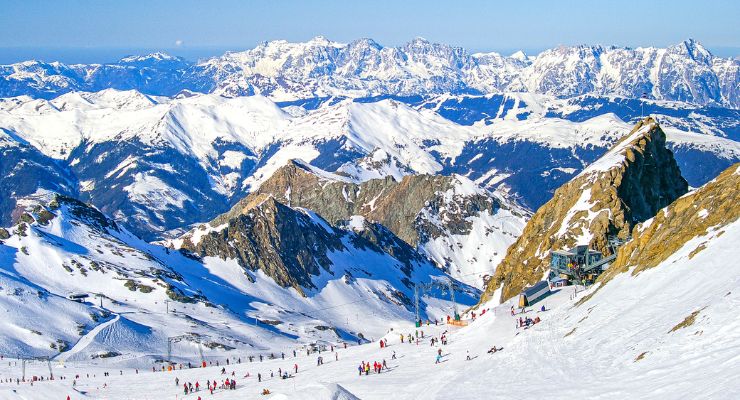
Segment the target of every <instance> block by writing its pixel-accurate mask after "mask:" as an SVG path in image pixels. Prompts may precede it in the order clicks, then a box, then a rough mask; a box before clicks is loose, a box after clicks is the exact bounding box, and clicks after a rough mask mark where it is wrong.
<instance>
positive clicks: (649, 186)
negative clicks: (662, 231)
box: [484, 118, 688, 300]
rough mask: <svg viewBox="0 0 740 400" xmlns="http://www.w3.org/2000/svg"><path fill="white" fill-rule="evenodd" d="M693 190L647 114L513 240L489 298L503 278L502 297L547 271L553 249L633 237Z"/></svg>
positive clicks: (601, 246) (601, 247)
mask: <svg viewBox="0 0 740 400" xmlns="http://www.w3.org/2000/svg"><path fill="white" fill-rule="evenodd" d="M687 190H688V184H687V183H686V180H685V179H684V178H683V177H682V176H681V171H680V170H679V169H678V165H677V164H676V161H675V159H674V158H673V154H672V153H671V151H670V150H668V149H667V148H666V147H665V133H663V131H662V130H661V128H660V126H658V124H657V122H655V121H654V120H653V119H651V118H646V119H645V120H643V121H641V122H640V123H638V124H637V126H635V128H634V129H633V130H632V132H630V133H629V134H628V135H626V136H625V137H624V138H622V139H621V140H620V141H619V142H617V143H616V144H615V145H614V146H613V147H612V148H611V149H610V150H609V151H608V152H607V153H606V154H605V155H604V156H602V157H601V158H600V159H598V160H597V161H595V162H594V163H592V164H591V165H590V166H589V167H587V168H586V169H585V170H584V171H582V172H581V173H580V174H579V175H578V176H576V177H575V178H573V179H572V180H571V181H570V182H568V183H567V184H565V185H563V186H562V187H561V188H559V189H558V190H557V191H555V196H554V197H553V199H552V200H550V201H548V202H547V203H546V204H545V205H543V206H542V207H540V209H539V210H537V212H536V213H535V214H534V216H533V217H532V218H531V219H530V220H529V222H528V223H527V226H526V227H525V229H524V232H523V233H522V236H520V237H519V238H518V239H517V241H516V242H515V243H514V244H513V245H512V246H511V247H510V248H509V250H508V252H507V254H506V257H505V258H504V260H503V261H502V263H501V264H500V265H499V267H498V269H497V270H496V274H495V275H494V277H493V279H492V280H491V281H490V282H489V284H488V288H487V290H486V296H484V299H488V298H490V296H491V295H492V294H493V293H494V292H495V291H496V290H498V289H500V288H501V287H502V286H503V288H502V291H501V300H507V299H509V298H511V297H512V296H514V295H515V294H517V293H519V291H521V290H522V289H523V288H524V287H525V286H526V285H527V284H533V283H535V282H537V281H538V280H540V279H542V277H543V276H544V275H545V274H546V272H547V269H548V268H549V255H550V251H551V250H558V249H565V248H571V247H573V246H575V245H590V246H591V248H594V249H596V250H598V251H601V252H602V253H603V254H608V253H609V248H608V242H607V241H608V236H609V235H616V236H618V237H620V238H622V239H626V238H627V237H628V236H629V234H630V232H631V230H632V227H633V226H635V224H637V223H639V222H643V221H645V220H647V219H649V218H652V217H653V216H654V215H655V214H656V213H657V212H658V210H660V209H661V208H663V207H665V206H667V205H668V204H670V203H671V202H673V201H674V200H675V199H677V198H679V197H680V196H682V195H683V194H685V193H686V192H687Z"/></svg>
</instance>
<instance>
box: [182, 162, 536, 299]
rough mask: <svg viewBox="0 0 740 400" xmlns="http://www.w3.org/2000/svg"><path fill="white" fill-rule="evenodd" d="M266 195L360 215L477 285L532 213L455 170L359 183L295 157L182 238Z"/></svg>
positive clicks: (350, 217)
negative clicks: (454, 172) (255, 187)
mask: <svg viewBox="0 0 740 400" xmlns="http://www.w3.org/2000/svg"><path fill="white" fill-rule="evenodd" d="M265 195H269V196H273V197H274V198H275V199H276V200H277V201H279V202H281V203H283V204H286V205H289V206H291V207H300V208H305V209H309V210H312V211H315V212H316V213H317V214H318V215H320V216H321V217H322V218H324V219H325V220H327V221H328V222H329V224H331V225H334V226H342V225H347V224H351V223H352V221H354V222H358V221H363V223H365V226H366V227H375V228H377V229H381V230H385V229H387V230H388V231H389V232H388V233H391V234H392V235H393V237H394V238H398V239H399V240H401V241H403V242H405V244H404V245H406V246H411V248H413V249H414V251H415V252H416V251H417V250H418V251H419V252H421V253H423V254H424V255H425V256H426V257H428V258H430V259H432V260H433V261H434V262H435V263H436V264H437V265H439V266H440V267H442V268H443V269H444V270H445V271H447V272H449V273H451V274H452V275H453V276H454V277H456V278H458V279H461V280H462V281H464V282H466V283H469V284H472V285H475V286H478V287H482V285H483V283H484V280H485V279H487V276H489V275H490V274H491V273H492V272H493V269H494V268H495V267H496V265H497V264H498V263H499V262H500V261H501V259H502V258H503V254H504V252H505V249H506V248H507V247H508V246H509V245H510V244H511V243H513V242H514V240H515V238H516V237H517V236H518V235H519V234H521V230H522V228H523V226H524V221H525V219H526V216H527V215H528V213H527V212H526V211H523V210H522V209H521V208H519V207H518V206H517V205H516V204H515V203H513V202H510V201H509V200H508V199H507V198H505V197H503V196H501V195H499V194H497V193H490V192H487V191H485V190H484V189H481V188H479V187H478V186H476V185H475V184H474V183H473V182H472V181H470V180H468V179H467V178H465V177H462V176H458V175H452V176H441V175H435V176H432V175H406V176H403V177H401V178H400V180H396V179H394V178H393V177H392V176H386V177H384V178H379V179H370V180H366V181H364V182H359V181H356V180H354V179H352V178H350V177H347V176H345V175H339V174H335V173H330V172H327V171H324V170H321V169H318V168H316V167H314V166H312V165H309V164H306V163H304V162H302V161H298V160H293V161H290V162H288V163H287V164H286V165H285V166H283V167H281V168H280V169H278V170H277V171H276V172H275V173H274V174H273V175H272V176H271V177H270V178H269V179H267V180H266V181H265V182H263V183H262V184H261V185H260V187H259V188H258V189H257V190H256V191H255V192H254V193H252V194H250V195H249V196H247V197H246V198H244V199H242V200H241V201H239V202H238V203H237V204H236V205H235V206H234V207H233V208H232V209H231V210H230V211H229V212H228V213H226V214H224V215H222V216H220V217H218V218H216V219H214V220H213V221H211V222H210V223H209V224H204V225H201V226H200V227H198V228H196V229H194V230H193V231H191V232H189V233H188V234H186V235H185V236H184V237H183V238H191V241H192V242H193V243H194V244H197V241H198V240H199V238H200V237H201V236H202V233H204V232H207V231H209V230H211V229H213V227H218V226H222V225H223V224H225V223H227V222H228V221H229V220H231V219H233V218H236V217H238V216H239V215H243V214H244V213H245V212H249V210H250V204H252V203H254V202H255V201H257V199H260V198H262V197H263V196H265ZM366 232H367V229H366ZM371 236H372V235H371ZM383 249H384V250H385V251H391V250H392V249H393V248H392V247H384V248H383ZM404 258H409V257H404Z"/></svg>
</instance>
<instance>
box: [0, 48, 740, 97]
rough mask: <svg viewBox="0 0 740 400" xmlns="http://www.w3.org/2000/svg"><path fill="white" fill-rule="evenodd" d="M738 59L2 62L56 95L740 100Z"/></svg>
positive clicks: (665, 52) (458, 51) (625, 55)
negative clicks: (526, 95) (533, 95)
mask: <svg viewBox="0 0 740 400" xmlns="http://www.w3.org/2000/svg"><path fill="white" fill-rule="evenodd" d="M739 69H740V62H739V61H738V60H736V59H730V58H727V59H726V58H720V57H715V56H714V55H712V54H711V53H710V52H709V51H708V50H707V49H705V48H704V47H703V46H702V45H701V44H700V43H699V42H697V41H695V40H692V39H689V40H686V41H684V42H681V43H679V44H677V45H674V46H671V47H668V48H665V49H659V48H653V47H648V48H637V49H631V48H618V47H603V46H572V47H558V48H555V49H550V50H546V51H544V52H542V53H540V54H539V55H537V56H534V57H526V56H524V55H523V54H514V55H512V56H508V57H507V56H502V55H500V54H497V53H476V54H469V53H468V52H467V51H465V50H464V49H462V48H460V47H454V46H449V45H445V44H439V43H431V42H429V41H427V40H425V39H421V38H416V39H414V40H412V41H410V42H408V43H406V44H404V45H402V46H399V47H384V46H381V45H380V44H378V43H376V42H375V41H373V40H372V39H360V40H355V41H353V42H351V43H337V42H333V41H330V40H328V39H326V38H324V37H316V38H314V39H312V40H309V41H307V42H303V43H291V42H286V41H284V40H276V41H272V42H264V43H261V44H260V45H258V46H257V47H255V48H253V49H251V50H246V51H241V52H229V53H226V54H224V55H222V56H218V57H213V58H209V59H206V60H201V61H199V62H195V63H192V62H188V61H185V60H183V59H180V58H176V57H171V56H168V55H165V54H161V53H155V54H151V55H147V56H139V57H134V56H132V57H126V58H123V59H121V60H119V61H118V62H116V63H111V64H91V65H64V64H62V63H58V62H53V63H45V62H41V61H27V62H22V63H17V64H12V65H5V66H0V96H2V97H10V96H19V95H30V96H33V97H40V98H52V97H56V96H58V95H61V94H63V93H67V92H69V91H75V90H82V91H99V90H102V89H105V88H115V89H121V90H128V89H136V90H139V91H141V92H143V93H147V94H151V95H166V96H172V95H175V94H176V93H178V92H180V91H183V90H188V91H190V90H193V91H198V92H206V93H211V92H212V93H217V94H222V95H227V96H243V95H253V94H262V95H264V96H268V97H270V98H272V99H273V100H278V101H284V100H295V99H306V98H314V97H324V96H337V95H339V96H349V97H369V96H381V95H396V96H414V95H440V94H490V93H501V92H511V91H514V92H528V93H536V94H548V95H552V96H555V97H559V98H568V97H573V96H579V95H585V94H594V95H617V96H623V97H628V98H640V97H642V96H643V94H645V95H646V96H647V97H648V98H651V99H658V100H674V101H685V102H690V103H694V104H700V105H706V104H713V105H722V106H726V107H730V108H738V107H740V97H739V96H740V89H738V70H739Z"/></svg>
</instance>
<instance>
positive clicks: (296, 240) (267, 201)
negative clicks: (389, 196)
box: [181, 193, 429, 294]
mask: <svg viewBox="0 0 740 400" xmlns="http://www.w3.org/2000/svg"><path fill="white" fill-rule="evenodd" d="M245 200H248V201H243V202H241V203H240V208H239V212H238V213H232V214H229V215H223V216H221V217H219V218H217V221H218V223H219V225H218V226H216V227H215V228H212V229H210V230H209V231H208V232H206V233H203V234H200V235H198V236H197V237H193V236H186V237H185V238H184V240H183V242H182V244H181V248H184V249H187V250H188V251H190V252H192V253H195V254H196V255H198V256H200V257H207V256H210V257H219V258H221V259H235V260H237V262H238V263H239V265H241V266H242V268H244V269H245V270H247V271H253V272H254V271H257V270H261V271H262V272H263V273H264V274H266V275H267V276H269V277H270V278H272V279H273V280H274V281H275V282H276V283H277V284H278V285H280V286H282V287H292V288H294V289H295V290H296V291H298V292H299V293H301V294H305V291H306V289H316V288H317V287H316V285H315V284H314V278H315V277H318V276H319V275H321V274H322V273H327V274H330V275H334V274H335V268H333V267H334V265H335V260H336V259H337V257H336V256H337V255H339V254H349V253H352V252H358V251H359V252H362V251H369V252H372V253H374V254H376V255H383V256H387V259H386V260H385V261H387V262H388V263H389V264H393V265H395V266H396V267H397V268H398V270H400V271H401V272H402V273H403V274H404V275H405V276H406V278H407V279H405V281H406V282H410V280H409V279H408V278H410V276H411V272H412V271H413V269H414V266H415V265H418V264H428V263H429V262H428V261H427V260H426V259H424V258H423V257H422V256H420V255H419V254H418V253H417V252H416V251H415V250H414V249H413V248H412V247H410V246H409V245H408V244H406V243H405V242H403V241H402V240H400V239H398V238H397V237H396V236H395V235H393V234H392V233H391V232H390V231H388V230H387V229H385V228H384V227H382V226H378V225H376V224H365V223H362V224H357V223H355V224H354V225H353V226H352V227H351V228H352V229H346V230H344V229H339V228H336V227H334V226H331V225H330V224H329V223H328V222H327V221H325V220H324V219H323V218H321V217H320V216H318V215H316V214H315V213H314V212H313V211H310V210H307V209H305V208H292V207H289V206H287V205H285V204H283V203H281V202H279V201H278V200H277V199H276V198H275V197H273V196H272V195H269V194H264V193H261V194H256V195H254V196H250V197H249V198H248V199H245ZM196 232H197V231H196ZM355 264H362V262H359V261H358V262H355ZM341 267H342V268H344V267H345V265H342V266H341ZM247 276H248V277H250V279H251V280H253V277H252V276H251V275H249V274H247ZM348 279H349V278H348ZM407 286H408V287H410V284H409V285H407Z"/></svg>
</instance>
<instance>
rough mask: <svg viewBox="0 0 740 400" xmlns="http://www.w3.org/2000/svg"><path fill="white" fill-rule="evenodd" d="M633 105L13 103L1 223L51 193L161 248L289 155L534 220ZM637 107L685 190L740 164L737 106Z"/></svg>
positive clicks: (496, 99) (74, 98) (527, 99)
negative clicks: (485, 198)
mask: <svg viewBox="0 0 740 400" xmlns="http://www.w3.org/2000/svg"><path fill="white" fill-rule="evenodd" d="M638 104H639V102H638V103H634V102H632V101H629V100H624V99H622V100H620V99H619V98H599V97H589V96H586V97H581V98H574V99H567V100H560V99H555V98H553V97H551V96H544V95H529V94H521V93H510V94H505V95H490V96H483V97H480V96H478V97H474V96H442V97H438V98H427V99H416V100H409V102H408V103H404V102H402V101H399V100H393V99H363V100H360V99H358V100H353V99H346V98H334V99H330V100H324V101H319V102H317V103H311V104H309V103H301V104H296V103H281V104H280V106H279V105H278V104H276V103H274V102H272V101H271V100H269V99H267V98H265V97H263V96H248V97H237V98H225V97H222V96H216V95H202V94H195V95H190V96H182V97H178V98H168V97H157V96H148V95H144V94H142V93H140V92H137V91H125V92H121V91H117V90H104V91H101V92H94V93H88V92H70V93H67V94H65V95H62V96H59V97H57V98H55V99H53V100H45V99H32V98H30V97H15V98H6V99H3V100H2V101H0V128H2V129H3V132H4V133H3V137H4V138H5V139H4V143H8V144H12V146H10V147H8V146H6V147H4V148H7V149H9V150H7V151H8V152H9V151H12V152H14V154H19V153H17V152H19V151H21V149H25V150H23V151H26V152H33V153H34V154H36V155H37V157H38V160H37V161H36V162H33V163H30V162H28V160H26V161H25V162H19V159H18V157H17V156H16V157H10V156H9V157H5V158H3V159H2V160H0V166H2V168H3V169H4V170H7V171H11V172H9V173H8V174H6V175H5V176H4V177H3V179H4V180H5V181H7V182H10V180H13V179H15V180H14V181H13V182H23V186H18V185H17V183H16V184H14V185H15V186H13V187H10V186H2V185H0V188H3V187H5V189H4V190H5V192H3V194H4V197H3V198H4V201H3V202H4V203H5V204H4V205H3V208H2V211H3V214H2V218H3V220H4V221H6V222H7V221H10V219H11V214H12V210H13V199H14V198H18V197H20V196H24V195H27V194H31V193H34V192H35V191H36V190H37V189H46V190H52V191H58V192H59V191H61V192H63V193H66V194H70V195H74V196H79V197H80V198H81V199H82V200H84V201H89V202H91V203H92V204H94V205H95V206H96V207H98V208H99V209H101V210H102V211H103V212H104V213H105V214H107V215H110V216H112V217H113V218H115V220H116V221H118V222H119V223H121V224H123V225H124V226H126V227H127V228H128V229H130V230H131V231H132V232H134V233H136V234H137V235H140V236H141V237H144V238H145V239H147V240H151V239H156V238H161V237H162V236H163V235H164V234H166V233H167V232H169V231H173V230H177V231H178V232H183V231H184V230H187V229H189V226H190V225H191V224H195V223H201V222H204V221H209V220H211V219H213V218H214V217H216V216H217V215H219V214H220V213H223V212H225V211H227V210H228V209H229V208H230V207H231V206H232V205H234V204H235V203H236V202H237V201H239V200H240V199H242V198H243V197H244V196H246V195H247V194H248V193H250V192H253V191H255V190H256V189H257V188H259V186H260V185H261V184H262V183H263V182H264V181H265V180H267V179H269V178H270V177H271V176H272V174H273V173H274V172H275V171H277V170H278V169H279V168H280V167H281V166H283V165H285V164H286V162H288V160H291V159H302V160H305V161H306V162H308V163H310V164H311V165H313V166H315V167H318V168H320V169H323V170H325V171H328V172H335V173H338V174H340V175H344V176H347V177H349V178H350V179H351V180H353V181H354V182H357V183H360V182H363V181H366V180H368V179H371V178H382V177H385V176H393V177H394V178H396V179H397V180H400V179H401V178H402V177H403V176H404V175H409V174H442V175H451V174H458V175H462V176H465V177H467V178H469V179H471V180H473V181H474V182H475V183H476V184H477V185H480V186H483V187H485V188H486V189H488V190H498V191H500V192H502V193H504V192H508V194H509V197H513V198H515V199H516V200H517V201H518V202H520V203H521V204H523V205H524V206H525V207H528V208H529V209H532V210H533V209H536V208H537V207H538V206H540V205H541V204H543V203H544V202H546V201H547V200H549V199H550V197H551V196H552V193H553V191H554V190H555V189H556V188H557V187H559V186H560V185H562V184H563V183H564V182H566V181H567V180H569V179H570V178H571V177H573V176H574V175H576V174H577V173H578V172H579V171H580V170H581V169H583V168H584V167H585V166H586V165H587V164H588V163H590V162H592V161H594V160H595V159H596V158H598V157H599V156H600V155H601V154H603V153H604V152H606V150H607V149H608V147H609V146H610V145H611V144H612V143H614V142H615V141H616V140H617V139H618V138H619V137H621V136H622V135H624V134H625V133H626V132H628V131H629V129H630V126H631V124H630V121H631V120H632V119H633V118H635V117H636V115H635V112H637V113H638V114H637V115H638V116H639V105H638ZM281 106H282V107H281ZM636 106H637V107H638V109H637V111H636V110H635V107H636ZM645 106H646V108H647V109H649V110H651V111H655V112H656V114H655V115H656V117H657V118H660V119H661V123H662V124H663V125H664V126H665V130H666V131H667V134H668V146H669V147H670V148H671V149H672V150H673V151H674V152H675V154H676V158H677V160H678V163H679V165H680V167H681V168H682V173H683V174H684V176H686V177H687V179H688V180H689V183H690V184H691V185H692V186H699V185H701V184H703V183H705V182H706V181H708V180H709V179H711V177H713V176H715V175H716V174H717V173H718V172H719V171H721V170H722V169H724V168H726V167H727V166H728V165H730V164H732V163H733V162H736V161H738V160H740V145H739V144H738V142H737V141H736V138H737V132H738V122H737V121H738V119H737V118H736V117H737V115H736V114H737V113H736V112H735V111H733V110H729V109H716V108H707V107H697V106H691V105H688V104H685V103H671V102H662V103H647V104H645ZM579 110H580V111H579ZM617 113H618V114H617ZM620 116H621V117H620ZM8 154H10V153H8ZM29 157H30V156H29ZM29 160H30V159H29ZM40 166H44V168H45V169H41V168H40ZM41 171H50V172H51V173H43V174H42V172H41ZM21 187H22V188H23V190H17V188H21ZM175 233H177V232H175Z"/></svg>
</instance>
